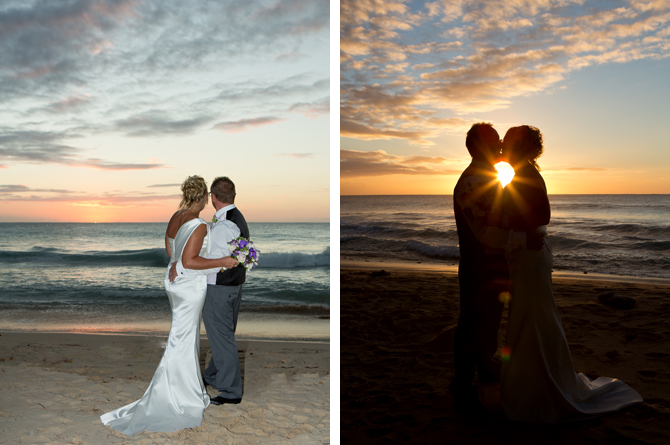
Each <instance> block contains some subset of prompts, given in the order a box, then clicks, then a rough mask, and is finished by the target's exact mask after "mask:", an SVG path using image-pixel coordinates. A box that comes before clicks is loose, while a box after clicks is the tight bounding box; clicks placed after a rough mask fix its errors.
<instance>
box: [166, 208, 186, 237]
mask: <svg viewBox="0 0 670 445" xmlns="http://www.w3.org/2000/svg"><path fill="white" fill-rule="evenodd" d="M182 219H183V213H181V212H175V213H174V215H172V218H170V221H169V222H168V226H167V230H166V231H165V232H166V233H167V236H168V237H169V238H174V237H175V236H176V235H177V232H178V231H179V227H181V225H182Z"/></svg>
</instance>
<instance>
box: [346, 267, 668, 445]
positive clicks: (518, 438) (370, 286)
mask: <svg viewBox="0 0 670 445" xmlns="http://www.w3.org/2000/svg"><path fill="white" fill-rule="evenodd" d="M424 266H426V265H421V264H413V265H411V264H405V265H398V264H384V263H377V264H369V263H366V264H360V263H352V262H346V261H343V263H342V266H341V267H342V268H341V275H340V292H341V297H340V302H341V303H340V304H341V309H340V311H341V322H340V329H341V383H340V386H341V426H340V428H341V437H342V442H343V443H365V444H369V443H443V444H448V443H452V444H492V443H503V444H508V443H509V444H525V443H533V444H536V443H542V444H588V445H595V444H667V443H670V432H669V431H668V428H667V425H669V424H670V317H669V316H670V280H662V279H649V280H647V279H637V280H636V279H630V278H622V277H614V276H609V277H604V278H603V277H599V276H595V277H593V276H589V275H583V276H578V275H576V274H572V275H571V274H555V276H554V293H555V298H556V302H557V306H558V308H559V312H560V314H561V317H562V321H563V326H564V328H565V333H566V337H567V339H568V343H569V345H570V349H571V352H572V358H573V362H574V365H575V369H576V371H578V372H583V373H585V374H587V375H589V376H590V377H596V376H607V377H615V378H618V379H621V380H623V381H624V382H626V383H628V384H630V385H631V386H632V387H633V388H635V389H636V390H637V391H638V392H639V393H640V394H641V395H642V397H643V398H644V400H645V402H644V403H643V404H641V405H638V406H634V407H630V408H628V409H625V410H623V411H621V412H618V413H614V414H610V415H606V416H602V417H597V418H594V419H590V420H585V421H580V422H574V423H568V424H560V425H529V424H518V423H512V422H508V421H507V420H506V419H505V418H504V415H503V413H502V410H501V408H500V393H499V384H498V383H495V384H487V385H484V384H479V383H477V382H475V383H476V385H477V387H478V390H479V393H480V400H481V401H482V402H483V403H484V404H485V405H487V407H488V408H489V409H490V410H491V412H492V414H493V416H492V419H490V420H489V421H485V422H482V421H477V420H473V419H468V418H465V417H463V416H461V415H459V414H458V413H456V412H455V411H454V408H453V398H452V396H451V395H450V394H449V392H448V390H447V386H448V384H449V383H450V381H451V379H452V378H453V334H454V330H455V327H456V323H457V320H458V313H459V304H458V301H459V297H458V281H457V276H456V274H455V268H454V267H448V266H447V267H439V266H436V267H430V266H429V267H424ZM382 269H383V270H384V271H385V272H384V273H380V272H381V270H382ZM609 291H616V292H618V293H619V294H621V295H624V296H629V297H633V298H635V299H636V306H635V308H633V309H631V310H625V309H617V308H614V307H611V306H606V305H604V304H602V303H600V302H599V301H598V296H599V295H601V294H604V293H607V292H609ZM506 316H507V314H506V313H505V314H504V315H503V323H502V326H501V329H500V332H499V342H500V345H502V344H503V343H502V342H503V338H504V332H505V328H506Z"/></svg>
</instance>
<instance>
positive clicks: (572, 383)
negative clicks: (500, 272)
mask: <svg viewBox="0 0 670 445" xmlns="http://www.w3.org/2000/svg"><path fill="white" fill-rule="evenodd" d="M552 261H553V260H552V254H551V251H550V250H549V247H548V245H547V243H546V241H545V244H544V249H543V250H540V251H538V250H514V251H512V252H511V254H509V255H508V264H509V268H510V279H511V280H512V286H511V288H510V294H511V300H510V306H509V323H508V328H507V338H506V341H505V345H506V347H507V348H508V350H509V360H508V361H503V368H502V378H501V383H500V395H501V400H502V407H503V411H504V412H505V415H506V416H507V418H508V419H510V420H514V421H520V422H545V423H557V422H565V421H570V420H577V419H583V418H585V417H590V416H595V415H598V414H604V413H608V412H613V411H618V410H620V409H622V408H625V407H627V406H630V405H634V404H636V403H640V402H642V397H641V396H640V394H638V393H637V391H635V390H634V389H633V388H631V387H630V386H628V385H627V384H625V383H624V382H622V381H621V380H617V379H614V378H609V377H599V378H597V379H595V380H590V379H589V378H588V377H587V376H585V375H584V374H577V373H576V372H575V371H574V367H573V365H572V357H571V356H570V349H569V348H568V342H567V340H566V338H565V333H564V331H563V325H562V323H561V319H560V316H559V314H558V309H557V308H556V303H555V302H554V294H553V290H552V284H551V266H552ZM504 358H506V357H504Z"/></svg>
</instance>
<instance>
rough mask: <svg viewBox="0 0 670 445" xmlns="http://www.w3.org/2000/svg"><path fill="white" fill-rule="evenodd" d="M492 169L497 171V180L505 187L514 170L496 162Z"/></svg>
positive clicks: (505, 164)
mask: <svg viewBox="0 0 670 445" xmlns="http://www.w3.org/2000/svg"><path fill="white" fill-rule="evenodd" d="M494 167H495V168H496V170H498V180H499V181H500V183H501V184H502V186H503V187H505V186H506V185H507V184H509V183H510V181H511V180H512V178H513V177H514V169H513V168H512V166H511V165H509V164H508V163H507V162H498V163H497V164H496V165H494Z"/></svg>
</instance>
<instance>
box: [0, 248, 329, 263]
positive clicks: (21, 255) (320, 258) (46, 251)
mask: <svg viewBox="0 0 670 445" xmlns="http://www.w3.org/2000/svg"><path fill="white" fill-rule="evenodd" d="M169 260H170V258H169V257H168V256H167V254H166V252H165V249H163V248H154V249H139V250H118V251H89V252H83V253H72V252H71V251H66V250H61V249H54V248H41V247H33V248H32V249H31V250H29V251H22V252H12V251H0V263H12V264H17V263H30V264H31V265H35V264H38V265H52V266H73V267H76V266H86V267H90V266H105V267H109V266H144V267H165V266H167V264H168V262H169ZM329 265H330V248H326V249H325V250H324V251H322V252H320V253H300V252H270V253H263V252H262V251H261V261H260V264H259V266H258V267H259V268H294V267H325V266H329Z"/></svg>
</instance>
